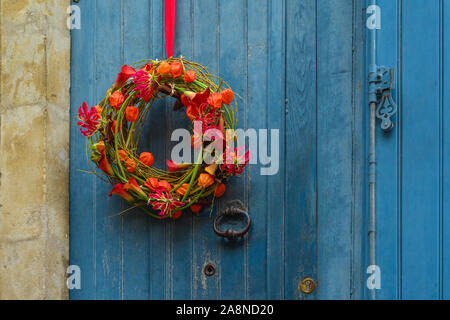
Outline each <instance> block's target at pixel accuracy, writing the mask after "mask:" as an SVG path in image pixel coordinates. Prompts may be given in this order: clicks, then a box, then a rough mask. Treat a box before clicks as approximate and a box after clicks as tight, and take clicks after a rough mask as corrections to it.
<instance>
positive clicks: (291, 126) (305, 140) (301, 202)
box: [284, 0, 317, 299]
mask: <svg viewBox="0 0 450 320" xmlns="http://www.w3.org/2000/svg"><path fill="white" fill-rule="evenodd" d="M286 24H287V26H286V28H287V29H286V33H287V34H286V37H287V43H286V98H287V100H288V104H287V111H286V112H287V115H286V133H285V134H286V138H285V139H286V163H285V170H286V171H285V172H286V178H285V179H286V182H285V183H286V199H285V201H286V203H285V205H286V218H285V241H284V243H285V280H284V281H285V298H286V299H298V298H300V297H301V298H305V299H306V298H308V299H313V298H315V297H316V292H314V293H313V294H312V295H308V296H306V295H303V294H302V293H301V291H300V289H299V283H300V282H301V281H302V279H303V278H304V277H307V276H308V277H312V278H313V279H317V254H316V248H317V247H316V246H317V191H316V186H317V184H316V183H317V181H316V169H317V167H316V165H317V163H316V160H317V148H316V142H317V122H316V120H317V119H316V112H317V109H316V107H317V96H316V90H317V84H316V62H317V60H316V36H315V35H316V2H315V1H308V0H307V1H298V0H295V1H294V0H287V2H286Z"/></svg>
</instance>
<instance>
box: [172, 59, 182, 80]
mask: <svg viewBox="0 0 450 320" xmlns="http://www.w3.org/2000/svg"><path fill="white" fill-rule="evenodd" d="M183 72H184V69H183V65H182V64H181V63H180V62H178V61H174V62H172V63H171V64H170V73H171V74H172V77H174V78H178V77H181V76H182V75H183Z"/></svg>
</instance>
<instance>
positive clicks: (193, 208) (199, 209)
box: [189, 204, 203, 214]
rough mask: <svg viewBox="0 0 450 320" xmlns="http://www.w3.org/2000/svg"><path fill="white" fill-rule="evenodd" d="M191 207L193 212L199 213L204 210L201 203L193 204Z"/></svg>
mask: <svg viewBox="0 0 450 320" xmlns="http://www.w3.org/2000/svg"><path fill="white" fill-rule="evenodd" d="M189 208H190V209H191V211H192V213H194V214H198V213H199V212H200V211H201V210H202V208H203V206H201V205H199V204H193V205H191V206H190V207H189Z"/></svg>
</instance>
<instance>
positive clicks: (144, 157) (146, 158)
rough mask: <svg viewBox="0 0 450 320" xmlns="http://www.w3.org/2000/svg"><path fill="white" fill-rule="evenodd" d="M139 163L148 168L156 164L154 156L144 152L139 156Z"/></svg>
mask: <svg viewBox="0 0 450 320" xmlns="http://www.w3.org/2000/svg"><path fill="white" fill-rule="evenodd" d="M139 161H140V162H142V163H143V164H145V165H146V166H148V167H151V166H152V165H153V163H154V162H155V160H154V158H153V154H151V153H150V152H142V153H141V155H140V156H139Z"/></svg>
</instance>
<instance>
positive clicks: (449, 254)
mask: <svg viewBox="0 0 450 320" xmlns="http://www.w3.org/2000/svg"><path fill="white" fill-rule="evenodd" d="M441 10H442V30H443V32H442V37H443V39H442V52H441V57H442V68H443V69H442V74H441V75H442V95H443V99H442V103H443V109H442V120H441V128H442V135H443V136H442V139H441V146H442V158H441V164H442V166H443V173H442V176H441V179H442V183H443V185H442V188H443V189H442V202H443V203H442V212H443V215H442V228H441V230H442V251H441V252H442V254H443V257H442V271H443V274H442V279H441V280H442V286H443V290H442V291H443V292H442V299H444V300H448V299H450V231H449V230H450V143H449V142H450V129H449V127H448V124H449V123H450V59H449V58H448V57H449V55H450V32H449V31H448V30H450V3H449V2H448V1H442V9H441Z"/></svg>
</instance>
